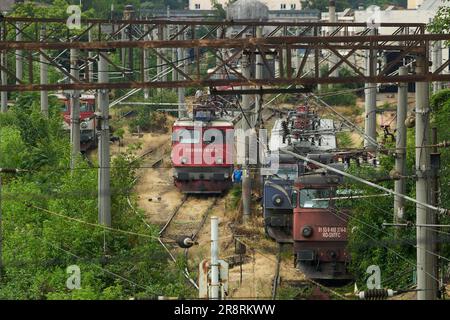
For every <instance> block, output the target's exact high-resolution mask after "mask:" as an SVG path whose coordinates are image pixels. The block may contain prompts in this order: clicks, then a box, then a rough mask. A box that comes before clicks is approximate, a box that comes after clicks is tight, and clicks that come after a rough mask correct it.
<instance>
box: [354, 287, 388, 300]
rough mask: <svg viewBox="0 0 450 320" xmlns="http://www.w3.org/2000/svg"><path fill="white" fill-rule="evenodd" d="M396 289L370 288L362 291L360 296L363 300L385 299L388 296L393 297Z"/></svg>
mask: <svg viewBox="0 0 450 320" xmlns="http://www.w3.org/2000/svg"><path fill="white" fill-rule="evenodd" d="M394 294H395V291H394V290H392V289H370V290H366V291H360V292H359V293H358V297H359V299H361V300H383V299H386V298H388V297H393V296H394Z"/></svg>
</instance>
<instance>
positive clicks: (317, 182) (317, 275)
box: [292, 172, 352, 283]
mask: <svg viewBox="0 0 450 320" xmlns="http://www.w3.org/2000/svg"><path fill="white" fill-rule="evenodd" d="M342 180H343V179H342V177H341V176H338V175H336V174H330V173H327V172H317V173H311V174H308V175H303V176H300V177H299V178H298V179H297V180H296V182H295V187H294V191H293V193H292V202H293V204H294V219H293V240H294V254H295V261H296V267H297V269H299V270H300V271H302V272H303V273H304V274H305V275H306V276H307V277H308V278H311V279H316V280H324V281H325V280H326V281H328V282H330V280H332V281H333V282H335V283H336V282H347V281H350V280H352V275H351V274H350V273H349V272H348V270H347V266H348V263H349V262H350V256H349V253H348V251H347V248H346V247H347V232H348V230H347V221H348V212H347V211H346V210H345V209H339V210H338V209H336V206H335V201H334V199H333V198H334V197H335V194H336V188H337V187H338V185H339V184H341V183H342Z"/></svg>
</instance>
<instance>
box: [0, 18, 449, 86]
mask: <svg viewBox="0 0 450 320" xmlns="http://www.w3.org/2000/svg"><path fill="white" fill-rule="evenodd" d="M66 22H67V21H66V20H65V19H56V18H47V19H46V18H16V17H5V18H3V21H2V22H1V42H0V52H2V53H3V55H5V59H3V60H2V61H3V62H2V63H1V65H0V70H1V71H3V73H4V74H5V75H6V76H7V78H8V81H7V82H6V83H5V81H4V83H3V84H2V85H0V91H2V92H11V91H53V90H93V89H133V88H174V87H213V88H214V87H220V86H234V87H243V86H246V87H249V86H250V87H259V88H274V87H283V86H285V87H286V86H293V85H297V86H311V85H317V84H332V83H354V82H369V83H398V82H416V81H442V82H443V81H450V74H448V73H446V74H444V73H443V71H444V70H445V69H446V68H447V69H448V67H449V63H450V62H449V60H447V61H442V63H440V65H439V66H434V67H433V70H434V71H433V72H425V73H423V74H414V72H410V73H409V74H407V75H398V74H397V73H392V72H391V69H392V67H393V66H394V65H395V64H396V63H399V62H401V61H402V59H404V58H405V57H406V56H414V57H423V58H425V60H426V61H429V55H430V48H431V46H432V42H434V41H445V40H450V35H446V34H426V26H425V25H424V24H417V23H382V24H381V25H380V26H379V28H386V30H392V32H391V34H390V35H371V32H370V31H371V29H370V27H368V26H367V25H366V24H364V23H330V22H301V23H295V22H270V21H260V22H256V21H208V20H205V21H199V20H186V21H182V20H131V19H130V20H98V19H89V20H88V19H86V20H82V21H81V27H82V29H81V30H70V29H69V28H68V27H67V26H66ZM44 26H45V30H46V32H45V35H42V31H41V30H43V27H44ZM257 27H261V28H262V30H263V32H262V36H261V37H256V29H257ZM331 28H332V30H333V31H332V32H328V31H327V30H328V29H331ZM61 30H63V31H64V32H65V33H66V36H65V37H64V38H61V37H55V36H54V35H55V33H57V32H59V33H61ZM124 30H126V34H127V35H128V36H129V37H128V39H126V40H124V39H123V38H122V33H123V31H124ZM40 32H41V35H40ZM17 34H21V37H20V39H21V41H17V40H16V35H17ZM324 34H326V36H324ZM88 35H90V37H88ZM180 35H183V36H184V39H187V40H179V39H180ZM89 39H90V41H89ZM178 48H183V49H188V50H189V54H188V56H187V59H186V58H185V59H183V60H184V61H180V60H177V59H176V56H174V54H173V51H174V50H173V49H175V50H176V49H178ZM70 49H78V50H79V51H80V54H79V57H78V59H79V63H78V64H77V65H78V67H79V69H80V78H79V79H74V78H73V76H72V75H71V74H70V64H69V63H68V62H67V61H66V60H67V59H68V58H67V57H68V54H67V52H68V50H70ZM119 49H128V50H129V52H131V53H132V55H133V56H135V57H140V59H139V58H135V60H137V61H138V62H137V63H135V64H134V67H133V68H134V69H132V68H130V67H129V66H123V65H120V63H115V62H114V61H112V59H110V58H108V52H112V51H116V50H119ZM299 50H300V51H301V52H302V54H301V55H298V56H299V57H300V58H298V61H297V63H296V65H294V63H293V61H294V60H295V59H293V53H294V52H298V51H299ZM361 50H378V51H383V50H391V51H392V50H396V51H398V52H399V55H398V57H397V58H396V59H395V60H394V61H391V62H389V63H385V64H383V65H381V66H379V68H370V69H371V70H368V72H365V70H364V67H361V66H360V65H359V64H358V63H356V61H354V59H353V60H352V59H351V57H352V56H354V55H355V54H357V53H358V52H359V51H361ZM17 52H22V53H21V58H22V59H23V64H24V69H25V70H28V75H24V76H23V78H22V79H18V78H17V77H16V73H15V70H14V66H12V64H11V65H8V64H7V61H8V58H9V57H10V56H11V57H12V56H15V55H17ZM324 52H328V53H330V54H332V55H334V56H335V57H337V58H336V59H334V62H335V64H334V65H331V66H330V68H329V70H328V71H327V72H324V73H321V72H320V67H321V62H323V61H324V60H326V57H325V55H324ZM205 53H208V54H209V55H210V56H212V57H214V58H215V59H216V60H217V61H219V62H220V64H218V65H217V64H216V66H215V68H214V70H213V71H212V72H209V73H207V72H205V71H204V62H203V61H202V59H204V56H205ZM144 54H149V55H150V56H152V55H153V56H155V57H157V58H158V60H159V61H160V62H162V65H163V66H168V67H170V68H172V69H173V70H174V71H176V73H178V74H179V75H181V76H182V77H180V76H178V77H172V76H171V75H170V74H169V75H166V76H164V77H161V79H159V78H158V80H157V81H148V80H147V79H148V78H147V77H146V76H145V74H146V73H149V74H150V75H157V74H158V73H159V72H161V65H160V64H156V65H146V64H145V63H144ZM39 55H41V56H43V57H44V58H45V60H46V61H47V64H48V66H47V67H48V68H49V69H51V68H53V69H55V70H58V71H60V72H61V74H62V75H64V76H65V77H66V78H65V79H66V81H59V82H53V83H51V82H48V83H45V84H43V83H40V82H39V79H38V78H39V77H36V76H35V75H34V74H33V68H32V67H30V66H32V65H33V66H39V64H40V63H41V62H40V61H39ZM99 55H102V56H103V57H105V60H106V61H107V63H108V70H110V72H116V73H117V74H118V75H119V76H120V77H119V78H120V79H116V80H111V81H110V82H109V83H101V82H97V81H93V77H92V76H90V74H89V72H93V69H92V68H86V66H89V65H92V64H96V63H97V60H98V56H99ZM243 55H247V56H248V57H249V59H253V60H255V59H256V56H259V57H261V58H262V59H260V60H262V64H263V69H265V70H264V72H265V74H266V76H265V77H264V78H263V79H257V78H256V76H255V73H254V72H251V73H250V76H248V75H246V76H244V75H243V73H242V71H241V70H239V61H240V58H241V57H242V56H243ZM273 59H276V60H277V63H278V65H279V67H278V72H273V68H271V64H270V60H273ZM45 60H44V61H45ZM253 60H252V61H253ZM147 64H148V63H147ZM185 64H187V65H186V66H185ZM272 65H273V64H272ZM307 65H309V66H310V67H309V69H308V68H307ZM343 66H346V67H347V68H349V69H350V70H351V71H352V74H351V75H350V76H346V77H339V76H333V74H335V72H334V71H335V70H336V69H338V68H340V67H343ZM224 68H225V69H227V70H228V72H229V74H230V75H232V76H233V77H230V78H229V79H215V77H214V75H215V74H216V73H217V72H219V71H221V70H223V69H224ZM186 71H187V72H186ZM180 78H181V80H180ZM300 89H301V88H300V87H299V90H300Z"/></svg>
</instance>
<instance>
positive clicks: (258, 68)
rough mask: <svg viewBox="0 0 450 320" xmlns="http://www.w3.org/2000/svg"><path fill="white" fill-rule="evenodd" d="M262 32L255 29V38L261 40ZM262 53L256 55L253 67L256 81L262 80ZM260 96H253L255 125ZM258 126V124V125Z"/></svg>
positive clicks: (259, 29) (259, 110)
mask: <svg viewBox="0 0 450 320" xmlns="http://www.w3.org/2000/svg"><path fill="white" fill-rule="evenodd" d="M262 32H263V29H262V27H261V26H258V27H256V38H262ZM263 54H264V53H263V52H259V53H258V54H257V55H256V66H255V78H256V79H262V78H263V57H262V55H263ZM261 98H262V97H261V95H260V94H255V116H254V117H255V119H254V120H253V123H255V124H257V123H258V121H259V113H260V112H261V107H262V104H261V100H262V99H261ZM258 124H259V123H258Z"/></svg>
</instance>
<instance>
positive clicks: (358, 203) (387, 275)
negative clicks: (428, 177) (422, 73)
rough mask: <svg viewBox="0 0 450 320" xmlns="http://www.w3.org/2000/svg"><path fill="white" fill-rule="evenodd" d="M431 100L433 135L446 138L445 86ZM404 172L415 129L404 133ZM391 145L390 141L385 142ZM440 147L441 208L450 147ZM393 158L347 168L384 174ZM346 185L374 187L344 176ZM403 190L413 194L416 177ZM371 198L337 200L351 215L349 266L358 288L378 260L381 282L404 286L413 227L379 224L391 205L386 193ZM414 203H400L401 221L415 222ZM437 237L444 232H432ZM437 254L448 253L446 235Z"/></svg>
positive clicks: (449, 105)
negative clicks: (377, 163)
mask: <svg viewBox="0 0 450 320" xmlns="http://www.w3.org/2000/svg"><path fill="white" fill-rule="evenodd" d="M431 105H432V107H433V109H434V113H433V123H432V126H435V127H436V128H437V130H438V140H439V141H444V140H449V139H450V133H449V130H448V125H449V119H450V96H449V93H448V90H442V91H440V92H438V93H437V94H435V95H434V96H432V97H431ZM407 136H408V138H407V171H408V173H407V174H408V175H413V174H414V162H415V160H414V158H415V148H414V146H415V137H414V128H412V129H408V132H407ZM386 147H388V148H389V147H390V148H392V147H393V146H392V145H391V146H389V145H387V146H386ZM439 151H440V152H441V164H442V165H441V169H440V170H439V176H440V186H441V190H440V191H441V196H440V199H441V203H440V206H442V207H444V208H448V207H450V191H449V190H448V188H446V186H448V185H449V183H450V170H449V168H448V166H447V165H446V163H448V162H449V161H450V152H449V151H448V150H447V148H443V149H440V150H439ZM393 165H394V159H393V158H392V157H382V158H381V159H380V167H379V168H372V167H360V168H352V173H353V174H355V175H356V176H359V177H363V178H365V179H368V180H376V179H378V178H381V177H383V176H387V175H388V173H389V171H390V170H391V169H392V168H393ZM380 184H381V185H383V186H384V187H387V188H390V189H393V187H394V186H393V182H392V181H388V182H382V183H380ZM348 185H349V187H350V189H352V190H354V191H355V192H356V191H358V192H362V194H367V195H370V194H375V193H377V191H376V190H374V189H373V188H370V187H367V186H365V185H362V184H358V183H354V182H353V181H348ZM406 194H407V195H409V196H410V197H413V198H414V197H415V180H414V179H406ZM375 199H376V200H373V199H354V200H349V201H347V202H346V203H342V204H341V205H342V206H343V207H351V208H352V211H351V215H352V217H351V219H350V223H349V230H350V231H351V233H350V239H349V249H350V252H351V256H352V262H351V266H350V268H351V270H352V272H353V273H354V274H355V276H356V279H357V283H358V287H359V288H360V289H363V288H365V283H366V279H367V277H368V276H369V275H368V274H366V269H367V267H368V266H370V265H373V264H374V265H378V266H380V268H381V274H382V286H383V287H389V288H396V289H401V288H406V287H408V286H409V285H411V284H412V283H413V272H414V269H415V268H414V267H415V263H416V262H415V259H416V249H415V247H414V245H415V243H416V237H415V229H414V228H382V224H383V222H392V220H393V214H394V213H393V210H392V202H393V198H392V197H391V196H386V197H377V198H375ZM415 211H416V207H415V205H414V203H412V202H409V201H407V202H406V207H405V216H404V220H405V221H411V222H415V219H416V216H415ZM439 223H441V224H449V223H450V218H449V217H444V216H440V217H439ZM437 236H438V237H440V238H441V239H443V237H448V236H446V235H443V234H437ZM439 250H440V251H439V254H440V255H442V256H444V257H449V256H450V246H449V245H448V238H446V240H445V239H444V240H443V241H441V244H440V249H439Z"/></svg>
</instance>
